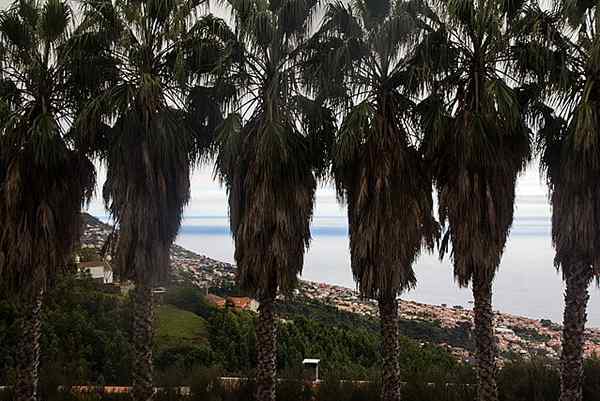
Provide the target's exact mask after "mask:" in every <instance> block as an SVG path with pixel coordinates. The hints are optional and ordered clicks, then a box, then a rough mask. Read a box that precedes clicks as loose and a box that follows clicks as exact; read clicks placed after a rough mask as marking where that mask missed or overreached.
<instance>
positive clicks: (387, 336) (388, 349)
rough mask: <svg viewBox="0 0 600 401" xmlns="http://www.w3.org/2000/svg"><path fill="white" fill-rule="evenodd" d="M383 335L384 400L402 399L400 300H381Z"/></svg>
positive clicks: (394, 400)
mask: <svg viewBox="0 0 600 401" xmlns="http://www.w3.org/2000/svg"><path fill="white" fill-rule="evenodd" d="M379 317H380V318H381V335H382V336H383V339H382V341H383V372H382V385H383V387H382V390H381V399H382V401H400V385H401V384H400V360H399V356H400V342H399V327H398V300H397V299H395V298H392V299H381V300H379Z"/></svg>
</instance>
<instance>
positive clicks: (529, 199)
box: [88, 162, 550, 218]
mask: <svg viewBox="0 0 600 401" xmlns="http://www.w3.org/2000/svg"><path fill="white" fill-rule="evenodd" d="M105 177H106V173H105V170H104V168H103V167H102V166H98V190H97V191H96V192H97V195H98V196H96V197H95V198H94V199H93V200H92V202H91V203H90V206H89V208H88V210H89V212H90V213H91V214H94V215H98V216H103V215H105V214H106V212H105V211H104V205H103V203H102V200H101V199H100V196H99V195H100V194H101V188H102V184H103V183H104V180H105ZM184 214H185V215H186V216H226V215H227V194H226V192H225V190H224V188H222V186H221V185H220V183H219V182H218V180H215V179H213V166H212V164H207V165H204V166H201V167H198V168H196V169H195V170H194V172H193V174H192V177H191V199H190V203H189V204H188V206H187V207H186V208H185V212H184ZM344 214H345V210H344V208H343V206H340V205H339V204H338V203H337V200H336V196H335V191H334V189H333V187H332V186H331V185H328V184H321V185H320V186H319V188H318V190H317V201H316V205H315V217H330V216H343V215H344ZM515 215H516V216H517V218H518V217H525V216H527V217H549V216H550V207H549V205H548V192H547V187H546V185H545V183H544V180H543V178H542V177H541V176H540V174H539V169H538V164H537V163H536V162H532V164H531V165H530V166H529V167H528V168H527V170H526V171H525V173H523V174H522V175H521V176H520V177H519V180H518V184H517V201H516V205H515Z"/></svg>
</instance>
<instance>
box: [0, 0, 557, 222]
mask: <svg viewBox="0 0 600 401" xmlns="http://www.w3.org/2000/svg"><path fill="white" fill-rule="evenodd" d="M10 3H12V1H9V0H0V8H5V7H7V5H8V4H10ZM211 3H212V5H213V6H212V7H211V10H210V11H211V12H213V13H215V14H218V15H219V16H221V17H225V15H224V13H223V10H222V9H219V8H218V7H215V4H216V2H215V1H212V2H211ZM73 4H76V3H73ZM73 7H74V8H76V7H77V6H76V5H74V6H73ZM225 18H226V17H225ZM212 176H213V174H212V166H203V167H200V168H197V169H196V170H195V171H194V173H193V176H192V187H191V191H192V198H191V201H190V204H189V206H188V207H187V209H186V211H185V214H186V215H188V216H192V215H196V216H197V215H201V216H224V215H226V214H227V200H226V194H225V191H224V190H223V189H222V188H221V187H220V185H219V184H218V183H217V182H215V181H214V180H213V178H212ZM104 177H105V173H104V171H103V169H102V168H99V171H98V191H97V193H98V194H100V193H101V186H102V184H103V183H104ZM89 211H90V212H91V213H93V214H95V215H104V214H105V213H106V212H105V211H104V207H103V204H102V202H101V200H100V199H99V197H96V199H94V200H93V201H92V202H91V204H90V207H89ZM515 212H516V215H517V216H549V213H550V212H549V207H548V203H547V190H546V187H545V185H544V183H543V181H542V180H541V179H540V176H539V173H538V168H537V164H535V163H533V164H532V165H531V166H530V167H529V168H528V169H527V171H526V173H525V174H524V175H523V176H522V177H520V179H519V186H518V189H517V203H516V210H515ZM343 214H344V210H343V208H341V207H340V206H339V205H338V204H337V202H336V198H335V192H334V190H333V188H331V186H327V185H321V187H320V188H319V190H318V192H317V204H316V211H315V215H316V216H338V215H343Z"/></svg>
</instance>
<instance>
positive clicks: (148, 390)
mask: <svg viewBox="0 0 600 401" xmlns="http://www.w3.org/2000/svg"><path fill="white" fill-rule="evenodd" d="M134 291H135V292H134V297H135V298H134V306H133V308H134V310H133V349H134V362H133V368H132V373H133V399H134V400H135V401H149V400H151V399H152V397H153V396H154V384H153V381H152V376H153V366H152V339H153V334H154V305H153V299H152V287H151V286H150V285H148V284H147V283H144V282H138V283H137V284H136V286H135V290H134Z"/></svg>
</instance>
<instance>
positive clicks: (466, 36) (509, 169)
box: [414, 0, 531, 401]
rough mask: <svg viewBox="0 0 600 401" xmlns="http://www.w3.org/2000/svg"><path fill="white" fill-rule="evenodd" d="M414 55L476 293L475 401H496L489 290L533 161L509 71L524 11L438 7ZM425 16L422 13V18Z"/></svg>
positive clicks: (447, 206) (458, 254) (448, 239)
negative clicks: (516, 25) (520, 179)
mask: <svg viewBox="0 0 600 401" xmlns="http://www.w3.org/2000/svg"><path fill="white" fill-rule="evenodd" d="M436 3H437V5H438V7H436V8H435V11H437V13H436V14H433V13H432V12H430V13H428V15H427V16H428V19H429V21H428V26H429V27H430V31H429V32H427V34H426V35H425V38H424V40H423V42H422V43H421V44H420V45H419V46H418V49H417V51H416V54H415V58H414V63H415V73H416V76H417V77H422V78H417V79H423V80H424V81H425V82H426V83H427V85H428V86H429V87H430V88H431V90H432V94H431V95H430V96H429V97H428V98H427V99H425V100H424V101H423V102H422V103H421V104H420V105H419V107H418V109H419V113H420V114H421V116H422V117H421V118H422V123H423V131H424V133H425V137H424V141H423V148H424V149H425V151H426V152H427V155H428V157H429V158H430V159H431V168H432V171H433V175H434V181H435V185H436V187H437V192H438V201H439V217H440V220H441V221H442V222H446V223H447V224H448V228H447V231H446V234H445V236H444V238H443V240H442V244H441V255H442V256H443V255H444V253H445V252H446V251H447V249H448V245H449V243H451V245H452V256H453V262H454V276H455V278H456V280H457V281H458V284H459V285H460V286H462V287H466V286H468V285H469V284H471V285H472V291H473V298H474V311H473V312H474V334H475V345H476V359H477V375H478V399H479V400H480V401H495V400H497V399H498V392H497V386H496V370H497V367H496V355H497V349H496V342H495V337H494V312H493V310H492V282H493V280H494V276H495V273H496V270H497V269H498V266H499V263H500V259H501V257H502V252H503V250H504V246H505V244H506V239H507V236H508V233H509V230H510V227H511V224H512V220H513V204H514V199H515V184H516V180H517V176H518V174H519V173H520V172H521V171H523V169H524V168H525V166H526V165H527V163H528V161H529V160H530V147H531V146H530V131H529V129H528V128H527V125H526V122H525V110H524V107H525V106H526V104H527V103H526V102H524V101H523V99H524V96H522V92H521V91H520V90H518V89H515V88H514V86H513V85H514V79H513V78H512V77H511V76H510V75H509V73H508V71H507V68H506V67H507V63H508V62H510V61H511V58H512V53H511V44H512V42H511V41H512V39H513V37H512V36H513V33H512V31H511V30H510V29H509V28H510V26H511V25H510V24H509V23H510V21H511V20H512V18H513V17H515V16H516V15H517V11H518V10H519V8H518V6H519V3H520V2H499V1H492V0H477V1H472V0H453V1H440V2H436ZM424 16H425V14H424Z"/></svg>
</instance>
